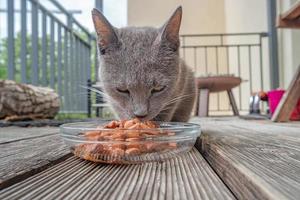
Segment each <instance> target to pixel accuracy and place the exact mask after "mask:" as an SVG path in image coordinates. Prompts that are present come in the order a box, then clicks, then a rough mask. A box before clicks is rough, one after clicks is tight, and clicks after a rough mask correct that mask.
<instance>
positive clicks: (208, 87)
mask: <svg viewBox="0 0 300 200" xmlns="http://www.w3.org/2000/svg"><path fill="white" fill-rule="evenodd" d="M241 81H242V80H241V78H239V77H234V76H210V77H200V78H196V83H197V87H198V96H197V104H196V106H197V107H196V110H195V111H196V112H195V115H196V116H199V117H206V116H208V108H209V94H210V93H213V92H223V91H227V94H228V97H229V101H230V104H231V107H232V110H233V114H234V115H239V110H238V108H237V105H236V102H235V99H234V96H233V93H232V89H233V88H235V87H237V86H239V85H240V83H241Z"/></svg>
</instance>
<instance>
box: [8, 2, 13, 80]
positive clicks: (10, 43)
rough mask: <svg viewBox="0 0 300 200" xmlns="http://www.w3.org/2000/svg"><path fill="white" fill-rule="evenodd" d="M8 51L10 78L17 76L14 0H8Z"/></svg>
mask: <svg viewBox="0 0 300 200" xmlns="http://www.w3.org/2000/svg"><path fill="white" fill-rule="evenodd" d="M7 16H9V17H7V35H8V38H7V52H8V63H7V67H8V69H7V71H8V79H10V80H14V78H15V47H14V46H15V45H14V44H15V42H14V35H15V34H14V1H12V0H7Z"/></svg>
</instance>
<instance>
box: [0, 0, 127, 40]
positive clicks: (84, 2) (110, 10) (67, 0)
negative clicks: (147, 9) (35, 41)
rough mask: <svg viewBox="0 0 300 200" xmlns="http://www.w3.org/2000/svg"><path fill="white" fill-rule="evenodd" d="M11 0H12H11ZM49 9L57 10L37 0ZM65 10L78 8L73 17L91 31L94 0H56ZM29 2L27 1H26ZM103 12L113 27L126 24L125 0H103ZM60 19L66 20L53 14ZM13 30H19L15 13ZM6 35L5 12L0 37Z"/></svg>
mask: <svg viewBox="0 0 300 200" xmlns="http://www.w3.org/2000/svg"><path fill="white" fill-rule="evenodd" d="M12 1H13V0H12ZM21 1H22V0H14V2H15V9H20V2H21ZM39 1H40V2H41V4H42V5H44V6H45V7H46V8H48V9H49V10H57V8H55V7H54V6H53V5H52V3H49V1H48V0H39ZM57 1H58V2H59V3H60V4H62V5H63V6H64V7H65V8H66V9H67V10H80V11H81V12H82V13H81V14H75V15H74V17H75V18H76V19H77V20H78V21H79V22H80V23H81V24H82V25H83V26H84V27H86V28H87V29H88V30H89V31H91V32H93V31H94V27H93V23H92V18H91V10H92V9H93V8H94V5H95V1H94V0H57ZM28 2H29V1H28ZM6 3H7V0H0V9H1V10H5V9H6ZM27 9H29V10H30V9H31V5H30V3H27ZM103 12H104V15H105V16H106V17H107V19H108V20H109V21H110V22H111V24H112V25H114V26H115V27H123V26H126V24H127V0H103ZM55 16H57V17H58V18H59V19H60V20H62V21H64V22H65V21H66V20H65V17H64V15H63V14H55ZM40 18H41V17H40ZM27 24H28V25H27V29H28V31H30V30H31V28H30V27H31V17H30V16H28V19H27ZM15 30H16V31H19V30H20V16H19V13H17V14H15ZM6 36H7V16H6V13H3V12H1V13H0V38H2V37H6Z"/></svg>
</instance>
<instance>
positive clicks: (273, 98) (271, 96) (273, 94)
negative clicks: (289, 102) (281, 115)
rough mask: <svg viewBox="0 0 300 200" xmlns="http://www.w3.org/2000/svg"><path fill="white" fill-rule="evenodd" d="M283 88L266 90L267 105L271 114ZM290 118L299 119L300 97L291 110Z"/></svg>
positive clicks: (281, 94)
mask: <svg viewBox="0 0 300 200" xmlns="http://www.w3.org/2000/svg"><path fill="white" fill-rule="evenodd" d="M284 92H285V90H271V91H269V92H268V101H269V107H270V112H271V115H273V113H274V112H275V109H276V107H277V105H278V103H279V102H280V99H281V98H282V96H283V94H284ZM290 119H291V120H299V119H300V99H299V100H298V103H297V105H296V107H295V109H294V110H293V112H292V114H291V117H290Z"/></svg>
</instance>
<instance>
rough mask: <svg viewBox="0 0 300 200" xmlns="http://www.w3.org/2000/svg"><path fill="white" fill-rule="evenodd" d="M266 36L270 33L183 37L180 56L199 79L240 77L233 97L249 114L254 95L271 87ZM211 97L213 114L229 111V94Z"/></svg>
mask: <svg viewBox="0 0 300 200" xmlns="http://www.w3.org/2000/svg"><path fill="white" fill-rule="evenodd" d="M267 37H268V35H267V33H232V34H195V35H181V48H182V49H181V55H182V57H183V59H184V60H185V61H186V62H187V64H188V65H189V66H191V67H192V68H193V69H194V72H195V74H196V76H208V75H235V76H239V77H241V78H242V80H243V82H242V83H241V85H240V86H239V87H238V88H236V89H234V95H235V97H236V99H237V103H238V108H239V110H241V111H247V110H248V109H249V97H250V95H251V93H252V92H255V91H260V90H264V89H268V88H269V86H270V81H269V80H270V79H269V77H268V74H269V73H268V70H269V64H268V45H267V42H268V41H267ZM211 96H212V97H211V98H210V110H211V111H221V112H222V111H223V112H227V111H229V110H230V105H229V101H228V100H227V95H226V93H217V94H212V95H211Z"/></svg>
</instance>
